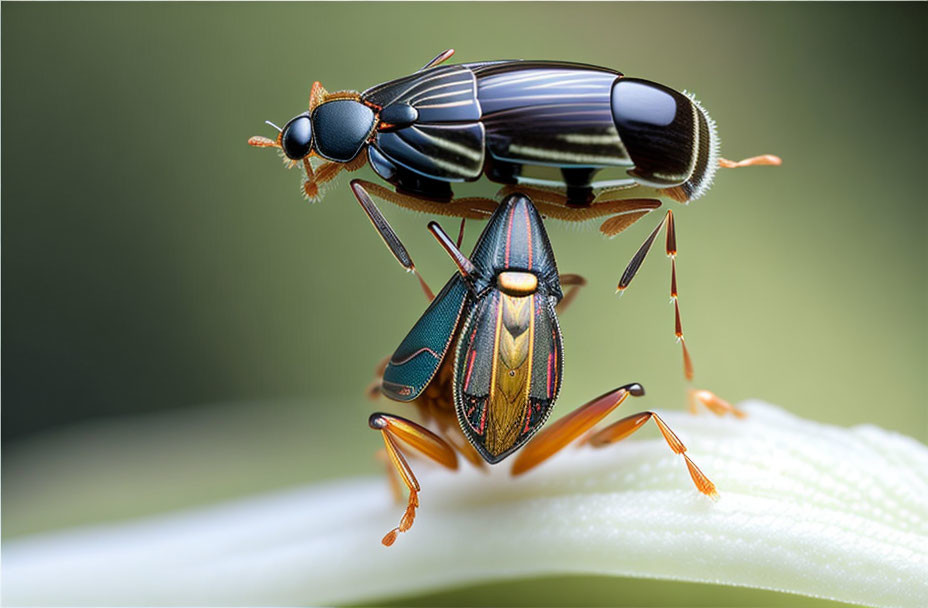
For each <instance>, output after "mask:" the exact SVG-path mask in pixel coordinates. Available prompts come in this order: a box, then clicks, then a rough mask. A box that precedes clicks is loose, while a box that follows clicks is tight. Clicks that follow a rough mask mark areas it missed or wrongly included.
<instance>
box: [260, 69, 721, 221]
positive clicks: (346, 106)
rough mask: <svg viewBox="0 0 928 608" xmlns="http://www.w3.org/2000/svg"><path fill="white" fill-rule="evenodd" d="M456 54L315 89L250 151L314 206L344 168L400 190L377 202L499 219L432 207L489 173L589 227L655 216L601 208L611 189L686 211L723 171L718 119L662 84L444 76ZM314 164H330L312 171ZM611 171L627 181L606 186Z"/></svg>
mask: <svg viewBox="0 0 928 608" xmlns="http://www.w3.org/2000/svg"><path fill="white" fill-rule="evenodd" d="M452 53H453V51H446V52H445V53H442V54H441V55H439V56H438V57H436V58H435V59H434V60H432V61H431V62H429V63H428V64H427V65H426V67H425V68H423V69H422V70H420V71H418V72H416V73H414V74H412V75H410V76H406V77H403V78H399V79H397V80H393V81H390V82H387V83H385V84H381V85H377V86H375V87H372V88H370V89H368V90H366V91H364V92H363V93H355V92H338V93H331V94H330V93H326V92H325V91H324V90H323V89H322V87H321V85H320V84H319V83H316V84H315V85H314V86H313V91H312V93H311V95H310V104H309V106H310V107H309V110H308V111H307V112H303V113H302V114H299V115H297V116H296V117H294V118H293V119H291V120H290V121H289V122H288V123H287V124H286V125H285V126H284V128H283V129H282V130H281V132H280V134H279V136H278V138H277V140H276V141H275V140H270V139H267V138H264V137H254V138H252V139H251V140H249V143H251V144H252V145H255V146H276V147H279V148H281V149H282V150H283V153H284V155H285V156H286V157H287V159H289V160H290V161H291V162H293V163H297V162H300V163H302V164H303V166H304V168H305V171H306V179H305V180H304V184H303V188H304V192H305V194H306V195H307V196H308V197H309V198H311V199H316V198H317V197H318V196H319V192H320V191H319V184H320V183H323V182H325V181H328V180H330V179H331V178H332V177H334V176H335V174H337V173H338V172H339V171H340V170H341V169H344V168H347V169H350V170H353V169H357V168H359V167H361V166H363V165H364V163H365V162H369V164H370V166H371V167H372V168H373V170H374V171H375V172H376V173H377V174H378V175H379V176H380V177H381V178H382V179H383V180H385V181H386V182H388V183H389V184H391V185H392V186H393V187H394V189H395V192H391V191H390V190H388V189H386V188H383V187H382V186H377V185H376V184H370V186H372V188H368V189H370V190H372V191H373V192H374V194H376V195H378V196H380V197H382V198H386V199H388V200H391V201H392V202H395V203H398V204H400V205H404V206H407V207H411V208H415V209H420V210H429V211H438V212H442V213H445V214H448V215H460V216H465V217H467V216H473V214H475V213H479V210H483V211H484V212H486V211H487V209H488V207H487V205H490V207H489V209H492V208H493V207H495V201H492V200H491V199H468V201H467V204H458V205H452V206H450V207H446V208H445V209H441V208H440V206H437V205H436V204H435V203H440V204H445V205H448V204H450V203H460V202H461V201H455V199H454V194H453V191H452V186H453V184H455V183H460V182H470V181H475V180H477V179H479V178H481V176H486V177H487V178H488V179H490V180H491V181H494V182H497V183H500V184H506V185H509V186H518V187H519V188H520V190H523V191H524V188H525V187H540V188H545V189H547V190H548V194H549V196H546V197H536V198H537V199H538V200H536V201H535V203H536V204H543V205H546V208H545V209H544V212H545V214H546V215H550V216H552V217H559V218H561V219H568V220H585V219H589V218H592V217H597V216H601V215H605V214H615V213H623V212H629V211H641V210H645V211H647V210H650V209H651V208H653V207H649V206H648V205H644V206H642V205H637V206H636V205H635V204H634V203H630V204H629V205H626V206H621V205H619V206H616V205H612V206H608V205H606V206H603V204H602V201H596V197H597V194H598V193H600V192H603V191H608V190H615V189H623V190H627V189H632V190H635V191H639V190H641V188H637V189H636V187H642V188H649V189H650V190H648V192H649V193H650V194H652V195H655V194H656V195H660V194H664V195H667V196H669V197H671V198H673V199H675V200H678V201H681V202H686V201H689V200H692V199H695V198H698V197H699V196H700V195H702V194H703V193H704V192H705V191H706V189H707V188H708V187H709V184H710V183H711V181H712V177H713V175H714V174H715V171H716V169H717V168H718V166H719V163H720V160H719V158H718V153H717V151H718V138H717V136H716V132H715V126H714V123H713V122H712V120H711V119H710V118H709V115H708V114H707V113H706V111H705V110H704V109H703V108H702V106H701V105H700V104H699V103H697V102H696V101H695V100H694V99H693V98H692V97H689V96H687V95H684V94H682V93H679V92H677V91H675V90H673V89H670V88H668V87H665V86H664V85H661V84H658V83H655V82H650V81H647V80H641V79H637V78H628V77H625V76H623V75H622V74H621V73H620V72H617V71H615V70H612V69H608V68H602V67H596V66H590V65H584V64H577V63H567V62H556V61H490V62H483V63H466V64H458V65H446V66H441V65H438V64H440V63H441V62H442V61H444V60H445V59H447V58H448V57H450V56H451V54H452ZM311 158H319V159H322V161H323V163H324V164H322V165H321V167H320V168H319V169H318V170H317V169H314V168H313V165H312V163H311V162H310V159H311ZM726 162H727V161H726ZM729 164H732V163H729ZM609 169H618V170H620V171H619V173H617V174H616V175H612V176H611V177H603V178H601V177H602V176H601V174H604V173H608V172H609V171H606V170H609ZM365 186H367V184H365ZM655 189H656V190H655ZM642 191H643V190H642ZM555 193H556V194H555ZM542 198H545V199H546V200H544V201H542V200H541V199H542ZM628 198H629V196H627V193H626V195H623V196H622V197H621V199H628ZM594 201H596V202H598V205H597V206H596V209H595V210H594V209H593V208H592V207H594V205H593V203H594ZM481 205H483V206H482V207H480V206H481ZM475 206H476V207H477V208H475ZM558 206H560V207H562V209H561V210H557V209H549V208H548V207H558ZM564 207H570V209H566V210H565V209H563V208H564ZM478 208H479V209H478ZM641 215H643V213H642V214H640V215H638V216H637V217H640V216H641ZM625 226H627V223H624V224H623V223H621V222H613V223H612V224H610V225H606V224H604V225H603V228H602V229H603V231H604V232H606V233H607V234H609V235H610V236H611V235H614V234H617V232H618V231H620V230H621V229H622V228H624V227H625Z"/></svg>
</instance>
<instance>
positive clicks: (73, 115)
mask: <svg viewBox="0 0 928 608" xmlns="http://www.w3.org/2000/svg"><path fill="white" fill-rule="evenodd" d="M926 8H928V7H926V5H925V4H890V5H887V4H880V5H873V4H813V5H808V4H776V5H763V4H753V3H752V4H727V3H726V4H704V3H695V4H686V5H681V4H624V3H623V4H600V3H597V4H576V3H574V4H559V3H545V4H525V3H519V4H497V3H489V4H451V3H440V4H380V3H377V4H347V3H325V4H289V3H288V4H180V3H178V4H131V5H130V4H109V3H107V4H85V3H80V4H46V3H41V4H32V3H4V4H3V6H2V177H3V181H2V203H3V206H2V238H3V242H2V254H3V268H2V270H3V276H2V288H3V292H4V299H3V311H2V321H3V330H4V332H3V344H2V365H3V372H4V374H3V376H4V377H3V380H4V382H3V394H2V397H3V411H2V433H3V534H4V537H5V538H9V537H11V536H17V535H21V534H25V533H29V532H35V531H39V530H46V529H52V528H57V527H62V526H67V525H73V524H77V523H84V522H93V521H105V520H110V519H118V518H124V517H128V516H133V515H138V514H143V513H150V512H157V511H160V510H163V509H167V508H172V507H180V506H185V505H189V504H196V503H203V502H208V501H212V500H217V499H221V498H227V497H232V496H237V495H242V494H247V493H251V492H256V491H261V490H267V489H272V488H277V487H283V486H287V485H293V484H298V483H304V482H306V481H310V480H319V479H324V478H331V477H336V476H341V475H348V474H356V473H364V472H373V471H374V470H375V469H376V465H375V464H374V462H373V460H372V459H371V452H372V451H373V450H374V449H376V447H377V443H378V439H377V437H376V436H375V435H374V434H372V433H370V431H369V430H367V427H366V418H367V415H368V414H369V413H370V411H372V410H373V409H374V408H380V409H383V408H389V409H392V410H394V411H402V408H393V407H392V406H390V405H388V404H386V403H380V404H373V403H371V402H369V401H367V400H366V399H365V397H364V396H363V389H364V387H365V386H366V385H367V383H368V382H369V381H370V380H371V378H372V370H373V367H374V365H375V364H376V363H377V361H378V360H379V359H380V358H381V357H382V356H384V355H386V354H388V353H389V352H391V351H392V349H393V348H394V347H395V346H396V345H397V344H398V343H399V340H400V339H401V338H402V337H403V335H404V334H405V332H406V331H407V330H408V328H409V327H411V325H412V323H413V322H414V321H415V319H416V318H417V317H418V315H419V314H421V312H422V310H424V301H423V299H422V297H421V294H420V293H419V291H418V288H417V286H416V282H415V279H413V278H412V277H411V276H408V275H405V274H404V273H403V272H402V271H401V269H400V268H399V266H397V264H396V262H395V261H394V260H393V259H392V257H391V256H390V255H389V254H388V252H387V251H386V249H385V248H384V247H383V245H382V244H381V242H380V240H379V239H378V238H377V237H376V236H375V234H374V232H373V231H372V230H371V228H370V227H369V225H368V223H367V220H366V219H365V218H364V216H363V214H362V213H361V210H360V209H359V208H358V206H357V204H356V203H355V202H354V199H353V197H352V196H351V194H350V192H349V190H348V188H347V179H346V178H344V177H343V178H342V179H340V180H339V182H338V184H337V185H336V186H334V187H332V188H330V189H329V190H328V192H327V195H326V197H325V200H324V201H323V202H322V203H320V204H317V205H310V204H309V203H307V202H306V201H305V200H303V199H302V198H301V196H300V193H299V186H300V176H299V174H298V173H297V172H296V171H292V172H289V173H288V172H286V171H284V169H283V168H282V167H281V163H280V161H279V160H278V159H277V158H276V156H275V154H274V153H272V152H270V151H265V150H255V149H252V148H249V147H248V146H247V145H245V141H246V139H247V138H248V137H249V136H251V135H255V134H264V135H271V134H272V133H271V132H270V130H269V128H268V127H266V126H264V125H263V121H264V120H265V119H270V120H273V121H275V122H277V123H278V124H282V123H283V122H285V121H286V120H287V119H289V118H290V117H291V116H293V115H294V114H296V113H298V112H300V111H302V110H303V109H305V106H306V100H307V97H308V93H309V88H310V85H311V84H312V81H313V80H320V81H322V82H323V84H324V85H325V86H326V87H327V88H328V89H329V90H330V91H331V90H338V89H343V88H352V89H362V90H363V89H364V88H367V87H368V86H371V85H373V84H376V83H379V82H382V81H385V80H389V79H391V78H394V77H397V76H401V75H404V74H407V73H409V72H411V71H414V70H415V69H417V68H419V67H420V66H421V65H422V64H423V63H425V62H426V61H427V60H428V59H430V58H431V57H433V56H434V55H435V54H436V53H437V52H439V51H441V50H443V49H445V48H448V47H453V48H455V49H457V54H456V56H455V61H462V62H463V61H477V60H484V59H498V58H539V59H563V60H570V61H579V62H586V63H593V64H599V65H606V66H611V67H614V68H616V69H619V70H621V71H623V72H624V73H626V74H628V75H633V76H640V77H644V78H648V79H653V80H656V81H659V82H661V83H664V84H667V85H669V86H672V87H674V88H677V89H686V90H689V91H693V92H695V94H696V95H697V96H698V98H699V99H700V101H702V103H703V104H704V105H705V107H706V108H707V109H708V110H709V112H710V114H711V115H712V117H713V118H714V119H715V120H716V121H717V122H718V124H719V131H720V134H721V137H722V142H723V145H722V151H723V155H725V156H727V157H729V158H741V157H744V156H750V155H754V154H760V153H768V152H771V153H776V154H779V155H780V156H782V157H783V159H784V161H785V162H784V165H783V166H782V167H780V168H777V169H773V168H757V169H743V170H738V171H722V172H720V174H719V175H718V176H717V179H716V185H715V186H714V188H713V189H712V190H711V192H710V193H709V194H708V195H707V196H706V197H704V198H703V199H701V200H699V201H697V202H696V203H694V204H693V205H691V206H690V207H688V208H682V207H679V206H675V207H674V209H675V210H677V211H678V212H679V213H678V215H677V231H678V242H679V247H680V254H679V258H678V270H679V282H680V292H681V295H680V304H681V310H682V313H683V319H684V327H685V330H686V335H687V339H688V340H687V343H688V345H690V348H691V352H692V354H693V357H694V362H695V365H696V379H697V384H698V385H699V386H703V387H706V388H710V389H712V390H714V391H716V392H718V393H719V394H720V395H722V396H723V397H725V398H728V399H729V400H732V401H738V400H742V399H746V398H752V397H756V398H761V399H765V400H768V401H771V402H774V403H777V404H780V405H782V406H784V407H786V408H787V409H789V410H791V411H793V412H795V413H797V414H800V415H802V416H805V417H808V418H812V419H815V420H821V421H826V422H830V423H834V424H839V425H853V424H860V423H865V422H867V423H873V424H877V425H879V426H882V427H884V428H888V429H893V430H897V431H900V432H903V433H906V434H908V435H911V436H913V437H915V438H917V439H919V440H921V441H926V440H928V414H926V408H925V406H924V394H925V389H926V382H925V373H926V371H928V365H926V356H925V350H924V344H925V343H926V338H928V331H926V321H925V315H924V310H925V299H926V296H928V289H926V261H928V256H926V254H925V251H924V249H923V246H924V244H925V243H924V241H925V238H924V237H925V234H926V228H925V220H926V212H925V203H926V200H925V199H926V197H925V194H924V183H925V167H926V161H928V155H926V152H925V142H926V141H928V126H926V125H928V120H926V118H925V99H926V93H928V90H926V88H928V87H926V80H925V77H924V76H925V63H926V62H925V59H926V46H928V45H926V42H925V35H924V34H925V30H924V27H925V23H926V16H928V11H926ZM362 173H364V175H363V177H366V178H368V179H371V178H373V173H372V172H370V171H369V170H368V169H365V170H364V171H363V172H362ZM384 210H385V212H386V213H387V215H388V216H389V218H390V219H391V221H392V222H393V223H394V226H395V227H396V229H397V231H398V232H399V233H400V235H401V236H402V238H403V239H404V241H405V242H406V244H407V246H408V248H409V250H410V251H411V253H412V254H413V257H414V258H415V259H416V262H417V266H418V267H419V268H420V270H421V271H422V273H423V275H424V276H425V277H426V278H427V279H428V280H429V281H430V282H431V284H432V285H433V287H436V288H437V287H438V286H440V285H441V284H442V283H443V281H444V280H445V279H446V278H447V277H448V276H450V274H451V272H452V266H451V264H450V263H449V261H448V260H447V257H446V256H445V255H444V253H442V252H441V251H440V249H439V248H438V247H437V246H436V245H435V243H434V241H433V240H432V238H431V236H430V235H428V233H427V232H426V230H425V223H426V221H427V219H428V218H427V217H425V216H421V215H416V214H412V213H408V212H405V211H402V210H399V209H398V208H396V207H393V206H386V205H385V206H384ZM657 220H658V217H657V216H656V215H655V216H654V217H651V218H647V219H646V220H645V221H643V222H641V223H640V225H636V226H634V227H633V228H632V229H630V230H628V231H627V233H625V234H623V235H622V236H620V237H618V238H617V239H615V240H612V241H608V240H605V239H603V238H601V237H600V235H599V233H598V232H597V230H596V224H592V225H584V226H581V227H577V226H572V225H571V226H567V225H563V224H556V223H550V224H549V226H548V230H549V234H550V237H551V239H552V242H553V244H554V247H555V252H556V254H557V256H558V264H559V267H560V269H561V271H562V272H579V273H582V274H584V275H585V276H586V277H587V278H588V279H589V281H590V285H589V287H587V288H586V290H585V291H584V292H583V293H581V297H580V298H579V299H578V300H577V302H576V303H575V305H574V306H573V307H572V308H571V310H570V311H569V312H567V313H566V314H565V315H564V316H563V317H562V328H563V331H564V335H565V345H566V353H567V355H568V358H567V365H566V368H565V378H564V390H563V392H562V394H561V397H560V400H559V405H558V407H557V410H556V413H557V414H558V415H559V414H563V413H564V412H566V411H568V410H570V409H572V408H573V407H575V406H576V405H579V404H580V403H582V402H583V401H585V400H587V399H588V398H590V397H592V396H594V395H597V394H599V393H601V392H603V391H604V390H606V389H608V388H611V387H613V386H615V385H618V384H622V383H625V382H629V381H639V382H641V383H643V384H644V385H645V386H646V387H647V388H648V391H649V397H648V401H647V407H662V408H682V407H683V406H684V400H683V389H684V383H683V381H682V378H681V369H680V367H681V365H680V353H679V346H677V345H676V344H675V343H674V340H673V334H672V329H673V310H672V307H670V306H669V305H668V304H667V285H668V280H669V263H668V262H667V261H666V260H664V259H662V256H661V255H660V254H657V253H656V254H655V255H653V256H652V258H651V259H649V261H647V262H646V263H645V266H644V268H643V270H642V272H641V274H640V275H639V276H638V278H637V279H636V281H635V284H634V285H633V286H632V288H631V289H629V290H628V292H627V293H626V294H625V295H624V297H622V298H621V299H618V298H617V297H615V296H614V295H613V291H614V287H615V283H616V281H617V279H618V276H619V274H620V273H621V271H622V269H623V267H624V265H625V263H626V261H627V260H628V258H629V257H630V256H631V255H632V253H633V252H634V251H635V249H636V248H637V247H638V245H639V244H640V242H641V241H642V240H643V239H644V237H645V236H646V235H647V233H648V231H649V230H650V229H651V228H652V226H653V225H654V224H655V223H656V221H657ZM446 223H451V224H453V223H454V222H453V221H452V222H446ZM481 227H482V226H481V225H479V224H475V223H472V224H471V229H470V232H469V238H468V239H467V243H468V244H467V246H466V247H465V249H466V250H469V247H470V243H472V242H473V239H474V238H476V236H477V234H478V233H479V230H480V229H481ZM662 585H663V584H662ZM654 586H656V585H654ZM671 587H672V586H671ZM671 596H672V594H671ZM736 597H739V596H736ZM759 597H760V596H754V597H753V601H755V602H762V601H763V600H761V599H758V598H759ZM433 599H434V598H433ZM637 599H638V602H639V603H641V602H642V600H641V598H637ZM436 601H437V600H436ZM713 601H717V599H715V600H713ZM710 603H711V602H710Z"/></svg>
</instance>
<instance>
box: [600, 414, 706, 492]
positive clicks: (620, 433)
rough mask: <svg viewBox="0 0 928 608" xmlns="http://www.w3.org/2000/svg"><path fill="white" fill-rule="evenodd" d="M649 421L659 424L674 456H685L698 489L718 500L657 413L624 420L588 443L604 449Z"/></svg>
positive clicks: (633, 416) (612, 425) (611, 425)
mask: <svg viewBox="0 0 928 608" xmlns="http://www.w3.org/2000/svg"><path fill="white" fill-rule="evenodd" d="M648 420H654V423H655V424H657V428H658V429H660V432H661V435H663V436H664V440H666V441H667V445H669V446H670V449H671V450H673V452H674V454H680V455H681V456H683V459H684V460H685V461H686V468H687V469H688V470H689V472H690V477H692V479H693V483H694V484H696V489H697V490H699V491H700V492H702V493H703V494H705V495H706V496H708V497H709V498H711V499H713V500H718V497H719V495H718V492H716V490H715V484H714V483H712V482H711V481H709V478H708V477H706V476H705V474H704V473H703V472H702V471H700V470H699V467H697V466H696V464H695V463H694V462H693V461H692V460H690V457H689V456H687V455H686V446H685V445H683V442H682V441H680V438H679V437H677V435H676V433H674V432H673V431H672V430H670V427H669V426H667V423H666V422H664V420H663V419H662V418H661V417H660V416H658V415H657V414H656V413H655V412H640V413H638V414H633V415H631V416H628V417H626V418H623V419H621V420H619V421H618V422H616V423H614V424H610V425H609V426H607V427H606V428H604V429H602V430H601V431H598V432H597V433H595V434H593V435H591V436H590V437H589V438H588V439H587V440H586V443H589V444H590V445H591V446H593V447H602V446H605V445H610V444H613V443H616V442H619V441H622V440H623V439H625V438H626V437H628V436H629V435H631V434H632V433H634V432H635V431H637V430H638V429H640V428H641V427H642V426H643V425H644V423H646V422H647V421H648Z"/></svg>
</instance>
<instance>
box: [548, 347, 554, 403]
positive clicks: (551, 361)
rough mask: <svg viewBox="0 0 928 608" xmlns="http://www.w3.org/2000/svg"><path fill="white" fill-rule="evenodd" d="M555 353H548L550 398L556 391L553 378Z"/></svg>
mask: <svg viewBox="0 0 928 608" xmlns="http://www.w3.org/2000/svg"><path fill="white" fill-rule="evenodd" d="M553 372H554V353H553V352H550V353H548V399H550V398H551V395H552V394H553V393H554V390H553V385H552V382H551V381H552V380H553V379H554V373H553Z"/></svg>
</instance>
